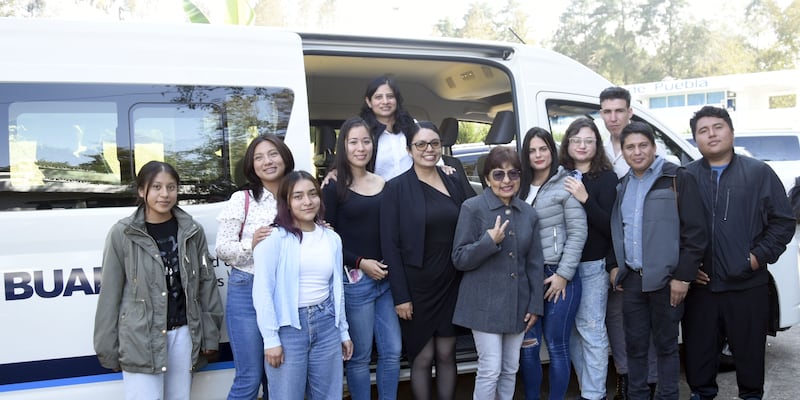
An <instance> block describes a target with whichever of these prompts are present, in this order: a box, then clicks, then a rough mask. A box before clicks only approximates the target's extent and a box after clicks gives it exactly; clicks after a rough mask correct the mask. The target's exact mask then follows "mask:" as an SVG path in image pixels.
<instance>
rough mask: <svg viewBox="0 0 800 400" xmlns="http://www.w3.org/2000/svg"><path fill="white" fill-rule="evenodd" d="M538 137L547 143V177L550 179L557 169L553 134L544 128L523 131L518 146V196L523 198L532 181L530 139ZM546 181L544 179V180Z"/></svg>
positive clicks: (556, 154) (528, 190) (526, 195)
mask: <svg viewBox="0 0 800 400" xmlns="http://www.w3.org/2000/svg"><path fill="white" fill-rule="evenodd" d="M537 137H538V138H540V139H542V140H544V142H545V144H547V148H548V149H549V150H550V159H551V160H552V162H551V163H550V172H549V173H548V174H547V179H550V177H552V176H553V175H555V174H556V172H557V171H558V152H557V151H556V142H555V140H553V135H551V134H550V132H548V131H547V130H546V129H543V128H539V127H538V126H536V127H533V128H531V129H529V130H528V132H527V133H525V138H524V139H523V140H522V147H521V148H520V150H519V151H520V153H519V161H520V165H522V175H521V178H520V182H519V198H520V199H523V200H525V198H527V197H528V193H530V191H531V182H533V168H532V167H531V157H530V152H531V140H533V138H537ZM545 182H546V181H545Z"/></svg>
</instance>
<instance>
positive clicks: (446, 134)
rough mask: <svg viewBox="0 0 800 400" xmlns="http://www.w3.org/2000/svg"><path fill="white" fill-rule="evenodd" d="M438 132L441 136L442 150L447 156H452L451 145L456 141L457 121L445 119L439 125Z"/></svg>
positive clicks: (451, 118) (449, 118)
mask: <svg viewBox="0 0 800 400" xmlns="http://www.w3.org/2000/svg"><path fill="white" fill-rule="evenodd" d="M439 132H440V133H441V136H442V148H443V149H444V153H445V154H446V155H448V156H452V155H453V145H454V144H456V141H458V120H457V119H455V118H453V117H447V118H445V119H443V120H442V123H441V124H440V125H439Z"/></svg>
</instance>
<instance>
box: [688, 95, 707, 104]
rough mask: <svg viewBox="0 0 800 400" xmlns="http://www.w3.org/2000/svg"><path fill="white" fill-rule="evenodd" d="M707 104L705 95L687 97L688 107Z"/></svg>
mask: <svg viewBox="0 0 800 400" xmlns="http://www.w3.org/2000/svg"><path fill="white" fill-rule="evenodd" d="M704 104H706V94H705V93H690V94H687V95H686V105H687V106H702V105H704Z"/></svg>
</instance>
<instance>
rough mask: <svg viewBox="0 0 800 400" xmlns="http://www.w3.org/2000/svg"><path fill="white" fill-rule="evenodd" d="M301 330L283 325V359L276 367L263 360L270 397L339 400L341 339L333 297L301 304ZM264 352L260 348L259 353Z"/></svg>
mask: <svg viewBox="0 0 800 400" xmlns="http://www.w3.org/2000/svg"><path fill="white" fill-rule="evenodd" d="M297 311H298V313H299V314H300V329H297V328H293V327H291V326H282V327H281V328H280V329H279V330H278V337H279V338H280V340H281V347H282V348H283V357H284V361H283V364H281V365H280V366H279V367H278V368H273V367H272V366H271V365H269V364H268V363H266V366H267V377H268V378H269V382H270V383H269V397H270V398H273V399H286V400H303V399H304V398H308V399H314V400H325V399H327V400H334V399H336V400H338V399H341V398H342V381H343V378H344V377H343V372H344V371H343V369H344V367H343V366H342V338H341V336H340V333H339V328H338V327H336V320H335V316H334V309H333V299H331V298H330V297H328V299H327V300H325V301H324V302H322V303H320V304H318V305H314V306H308V307H301V308H299V309H298V310H297ZM261 354H263V350H262V352H261Z"/></svg>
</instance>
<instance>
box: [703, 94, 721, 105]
mask: <svg viewBox="0 0 800 400" xmlns="http://www.w3.org/2000/svg"><path fill="white" fill-rule="evenodd" d="M723 103H725V92H709V93H706V104H723Z"/></svg>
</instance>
